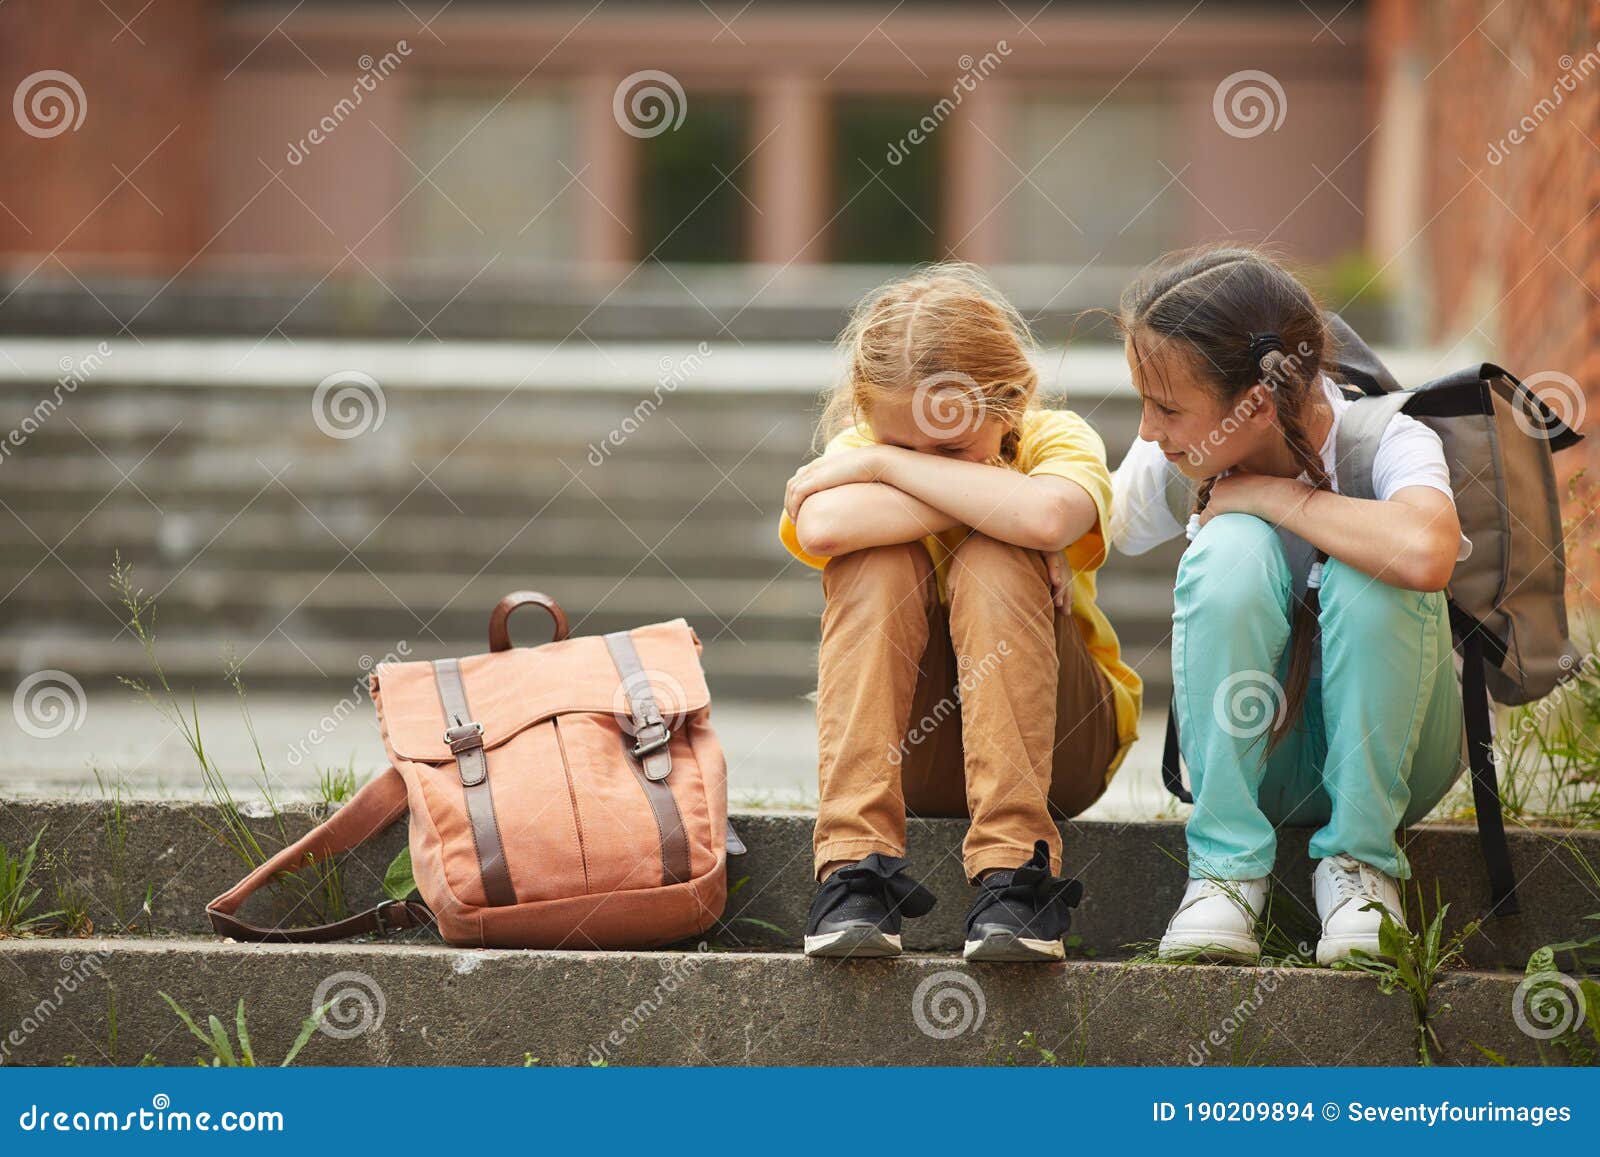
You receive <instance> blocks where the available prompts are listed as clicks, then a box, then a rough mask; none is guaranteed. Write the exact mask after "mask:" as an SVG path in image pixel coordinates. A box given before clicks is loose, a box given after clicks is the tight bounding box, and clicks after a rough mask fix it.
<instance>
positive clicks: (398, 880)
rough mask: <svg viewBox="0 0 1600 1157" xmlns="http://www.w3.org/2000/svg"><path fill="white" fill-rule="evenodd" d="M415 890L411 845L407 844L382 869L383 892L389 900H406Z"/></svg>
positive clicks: (415, 881)
mask: <svg viewBox="0 0 1600 1157" xmlns="http://www.w3.org/2000/svg"><path fill="white" fill-rule="evenodd" d="M416 890H417V878H416V876H415V874H413V872H412V870H411V847H410V845H409V844H408V845H407V846H406V847H403V848H401V849H400V852H399V854H398V855H396V856H395V858H394V859H392V860H390V861H389V866H388V867H387V868H386V869H384V873H383V894H384V895H385V896H387V897H389V899H391V900H406V899H409V898H410V897H411V894H412V893H413V892H415V891H416Z"/></svg>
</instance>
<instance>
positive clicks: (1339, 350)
mask: <svg viewBox="0 0 1600 1157" xmlns="http://www.w3.org/2000/svg"><path fill="white" fill-rule="evenodd" d="M1328 326H1329V331H1330V334H1331V336H1332V338H1333V343H1334V356H1333V358H1332V359H1331V360H1332V362H1333V363H1334V364H1333V366H1332V367H1330V369H1329V371H1328V372H1329V374H1330V376H1332V377H1333V378H1334V379H1335V380H1336V381H1337V382H1338V383H1339V385H1340V387H1341V388H1342V389H1343V390H1344V392H1345V395H1346V396H1347V397H1349V398H1350V399H1351V401H1352V405H1351V406H1350V408H1349V409H1348V410H1346V411H1345V413H1344V416H1343V418H1342V419H1341V420H1340V422H1339V433H1338V444H1337V447H1336V451H1335V461H1336V462H1337V470H1338V483H1339V493H1341V494H1344V495H1348V496H1350V497H1353V498H1373V497H1376V496H1375V495H1374V494H1373V491H1372V463H1373V459H1374V458H1375V457H1376V455H1377V452H1378V445H1379V443H1380V441H1381V440H1382V438H1383V432H1384V430H1385V428H1387V426H1388V425H1389V421H1390V419H1392V418H1393V417H1394V416H1395V415H1396V414H1398V413H1405V414H1408V415H1410V416H1411V417H1413V418H1416V419H1417V420H1418V421H1420V422H1422V423H1424V424H1425V425H1427V426H1428V427H1430V428H1431V429H1432V430H1433V431H1434V432H1435V433H1437V434H1438V435H1439V438H1440V440H1441V441H1442V442H1443V443H1444V452H1445V460H1446V462H1448V463H1449V466H1450V485H1451V489H1452V490H1454V492H1455V502H1456V513H1457V515H1458V516H1459V518H1460V520H1461V533H1462V534H1464V535H1465V536H1466V537H1467V539H1468V540H1469V541H1470V542H1471V543H1472V552H1471V554H1470V555H1468V557H1467V558H1465V559H1463V560H1462V561H1461V562H1459V563H1457V564H1456V569H1455V573H1454V575H1453V576H1452V577H1451V580H1450V586H1449V588H1448V591H1447V594H1448V598H1449V607H1450V623H1451V627H1452V630H1453V632H1454V635H1455V646H1456V649H1457V651H1458V652H1459V653H1460V655H1461V660H1462V672H1461V687H1462V709H1463V714H1464V717H1465V725H1466V742H1467V754H1468V761H1469V764H1470V766H1471V769H1472V793H1473V802H1474V805H1475V808H1476V811H1477V816H1478V835H1479V840H1480V842H1481V845H1482V848H1483V855H1484V860H1485V863H1486V865H1487V867H1488V874H1489V884H1490V890H1491V893H1492V895H1493V899H1494V906H1493V908H1492V909H1491V911H1492V912H1493V913H1494V914H1499V915H1509V914H1511V913H1514V912H1516V911H1518V904H1517V896H1516V874H1515V870H1514V869H1513V867H1512V864H1511V857H1510V852H1509V849H1508V848H1507V846H1506V838H1505V822H1504V818H1503V817H1502V815H1501V810H1500V789H1499V785H1498V782H1497V780H1496V777H1495V767H1494V753H1493V748H1492V745H1491V739H1490V729H1489V702H1488V699H1489V697H1490V696H1492V697H1493V698H1494V700H1495V702H1497V703H1501V704H1504V705H1506V706H1508V707H1510V706H1516V705H1518V704H1522V703H1531V702H1533V701H1534V700H1536V699H1540V698H1543V697H1544V696H1545V695H1548V694H1549V693H1550V691H1551V690H1553V689H1554V688H1555V686H1556V684H1557V683H1558V682H1560V681H1561V679H1563V678H1564V677H1566V676H1567V675H1568V674H1569V673H1570V672H1571V671H1572V669H1573V666H1574V658H1575V655H1574V650H1573V647H1572V643H1571V640H1570V638H1569V636H1568V630H1567V607H1566V602H1565V587H1566V575H1567V565H1566V554H1565V551H1564V549H1563V545H1562V535H1561V503H1560V495H1559V492H1558V490H1557V487H1556V479H1555V470H1554V466H1553V463H1552V459H1551V455H1552V454H1553V453H1555V452H1558V451H1561V450H1565V449H1566V448H1567V447H1569V446H1572V445H1574V444H1575V443H1577V442H1578V441H1579V440H1580V439H1581V437H1582V436H1581V435H1580V434H1578V433H1577V431H1575V430H1573V429H1572V428H1571V427H1569V426H1568V425H1567V424H1566V423H1565V422H1564V421H1562V420H1561V418H1560V417H1559V416H1558V415H1556V414H1555V413H1554V412H1553V411H1551V409H1550V408H1549V407H1548V406H1547V405H1545V403H1544V402H1543V401H1542V400H1541V399H1540V398H1539V397H1538V395H1537V394H1535V393H1534V392H1533V391H1532V390H1530V389H1529V388H1528V387H1526V386H1524V385H1523V384H1522V383H1521V382H1520V381H1518V380H1517V378H1515V377H1514V376H1513V375H1511V374H1510V373H1508V372H1507V371H1506V370H1503V369H1501V368H1500V367H1499V366H1496V365H1491V364H1489V363H1487V362H1485V363H1483V364H1481V365H1476V366H1471V367H1468V368H1467V369H1463V370H1458V371H1456V372H1455V373H1453V374H1449V375H1446V376H1445V377H1442V378H1437V379H1435V380H1433V381H1431V382H1426V383H1424V384H1423V385H1421V386H1418V387H1417V388H1415V389H1411V390H1403V389H1401V388H1400V385H1399V383H1398V382H1397V381H1396V380H1395V378H1394V376H1393V375H1392V374H1391V373H1390V372H1389V370H1388V369H1387V368H1386V367H1385V366H1384V365H1383V363H1382V362H1381V361H1379V360H1378V357H1377V355H1376V354H1374V353H1373V352H1372V350H1371V349H1370V348H1369V347H1368V346H1367V344H1366V343H1365V342H1363V341H1362V340H1361V338H1360V337H1358V336H1357V335H1356V333H1355V331H1354V330H1352V329H1351V328H1350V327H1349V326H1348V325H1346V324H1345V322H1344V320H1343V319H1342V318H1340V317H1339V316H1338V314H1333V313H1330V314H1329V315H1328ZM1166 499H1167V503H1168V506H1169V507H1170V508H1171V510H1172V513H1173V515H1174V517H1176V518H1177V520H1178V521H1179V522H1180V523H1182V522H1185V521H1187V519H1188V517H1189V512H1190V510H1191V509H1192V508H1193V487H1192V484H1191V483H1190V482H1189V481H1188V479H1186V478H1184V476H1183V475H1182V474H1180V473H1179V472H1178V471H1177V470H1176V468H1172V469H1171V471H1170V474H1169V478H1168V485H1167V487H1166ZM1279 534H1280V536H1281V537H1282V539H1283V542H1284V547H1285V551H1286V553H1287V555H1288V558H1289V563H1290V568H1291V570H1293V572H1294V574H1295V591H1296V596H1297V597H1301V598H1304V597H1308V593H1307V590H1306V576H1307V574H1308V573H1309V571H1310V568H1311V563H1312V561H1313V559H1314V558H1315V551H1314V550H1313V549H1312V547H1311V546H1310V544H1308V543H1306V542H1305V540H1303V539H1300V538H1298V537H1296V536H1294V535H1291V534H1288V533H1287V532H1285V531H1282V530H1280V531H1279ZM1309 597H1312V598H1314V597H1315V594H1314V593H1311V594H1310V596H1309ZM1161 772H1162V778H1163V780H1164V781H1165V783H1166V785H1167V789H1168V790H1169V791H1171V792H1172V793H1173V794H1174V795H1177V796H1178V797H1179V798H1180V799H1183V800H1185V801H1186V802H1188V801H1190V800H1191V799H1192V797H1191V796H1190V794H1189V792H1188V791H1186V790H1185V789H1184V787H1183V780H1182V775H1181V773H1180V770H1179V755H1178V732H1177V718H1176V716H1175V715H1174V714H1173V713H1172V712H1171V711H1170V709H1169V711H1168V713H1167V742H1166V751H1165V753H1164V755H1163V757H1162V761H1161Z"/></svg>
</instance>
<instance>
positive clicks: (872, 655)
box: [812, 534, 1117, 881]
mask: <svg viewBox="0 0 1600 1157" xmlns="http://www.w3.org/2000/svg"><path fill="white" fill-rule="evenodd" d="M948 585H949V604H948V606H946V605H942V604H941V603H940V602H939V597H938V588H937V584H936V582H935V579H934V572H933V564H932V562H931V560H930V559H929V558H928V552H927V550H926V548H925V547H923V545H922V544H921V543H917V542H913V543H906V544H904V545H900V546H883V547H872V548H869V549H867V550H861V551H856V552H855V553H853V554H846V555H840V556H839V557H837V558H834V559H833V560H831V561H830V562H829V563H828V565H827V567H826V569H825V570H824V571H823V574H822V589H823V594H824V596H825V597H826V599H827V605H826V608H825V609H824V611H823V614H822V651H821V655H820V657H819V661H818V673H819V680H818V690H817V732H818V753H819V776H820V781H821V782H820V787H819V797H820V798H819V803H818V807H817V826H816V832H815V835H814V837H813V840H812V849H813V857H814V859H813V868H814V871H815V872H816V873H817V874H819V875H820V873H821V870H822V868H823V866H824V865H826V864H827V863H828V862H830V861H833V860H859V859H861V858H862V857H864V856H867V855H870V854H871V853H873V852H882V853H884V854H885V855H894V856H903V855H904V854H905V846H906V844H905V839H906V814H907V812H908V811H909V812H911V813H912V814H915V815H919V816H957V817H967V816H970V817H971V819H972V824H971V827H970V829H969V830H968V832H967V837H966V841H965V843H964V844H963V846H962V861H963V865H964V867H965V869H966V873H967V878H968V879H969V881H975V880H976V879H977V876H978V873H980V872H982V871H984V870H985V869H988V868H1015V867H1018V866H1019V865H1021V864H1022V863H1024V862H1025V861H1026V860H1027V859H1028V858H1029V857H1030V856H1031V855H1032V854H1033V845H1034V842H1035V841H1036V840H1045V841H1046V842H1047V843H1048V844H1049V846H1050V866H1051V871H1052V872H1054V873H1056V874H1060V872H1061V838H1060V832H1059V831H1058V829H1057V828H1056V823H1055V820H1056V818H1057V817H1062V818H1065V817H1068V816H1074V815H1077V814H1078V813H1079V812H1081V811H1083V810H1084V809H1085V808H1087V807H1088V806H1089V805H1090V804H1092V803H1093V802H1094V801H1095V800H1096V799H1098V798H1099V797H1100V795H1101V793H1102V792H1103V791H1104V790H1105V781H1106V769H1107V767H1108V765H1109V764H1110V762H1111V759H1112V758H1113V757H1114V755H1115V754H1116V750H1117V722H1116V708H1115V704H1114V702H1113V700H1112V697H1111V689H1110V685H1109V683H1108V681H1107V679H1106V677H1105V675H1104V674H1103V673H1102V672H1101V671H1100V668H1099V667H1098V666H1097V665H1096V664H1095V662H1094V659H1093V657H1092V656H1091V655H1090V654H1089V651H1088V648H1087V646H1086V645H1085V643H1084V639H1083V633H1082V631H1081V630H1080V629H1079V627H1078V624H1077V620H1075V619H1074V618H1073V617H1072V616H1071V615H1070V614H1064V613H1061V612H1060V611H1059V610H1058V609H1057V608H1056V607H1055V605H1054V604H1053V603H1052V602H1051V599H1050V579H1049V574H1048V572H1047V571H1046V569H1045V563H1044V559H1043V558H1042V557H1041V556H1040V554H1039V552H1037V551H1032V550H1025V549H1023V548H1021V547H1015V546H1010V545H1008V544H1006V543H1003V542H1000V541H998V540H996V539H993V538H989V537H988V536H986V535H982V534H972V535H969V536H968V538H967V539H966V541H965V542H963V543H962V545H961V546H960V547H959V548H958V549H957V550H956V552H955V556H954V558H953V559H952V560H951V563H950V574H949V583H948ZM958 695H959V699H958Z"/></svg>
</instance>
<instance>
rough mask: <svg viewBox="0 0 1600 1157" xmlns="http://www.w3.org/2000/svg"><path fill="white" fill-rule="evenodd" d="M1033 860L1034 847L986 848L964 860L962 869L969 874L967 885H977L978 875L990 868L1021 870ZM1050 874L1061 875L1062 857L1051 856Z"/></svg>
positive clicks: (1054, 854) (1057, 855) (1056, 854)
mask: <svg viewBox="0 0 1600 1157" xmlns="http://www.w3.org/2000/svg"><path fill="white" fill-rule="evenodd" d="M1032 858H1033V845H1032V844H1029V845H1028V846H1027V847H1025V848H1024V847H1017V848H1008V847H998V848H985V849H984V850H983V851H981V852H979V853H978V854H976V855H974V856H972V857H970V858H966V859H963V860H962V868H963V869H964V870H965V871H966V873H967V883H969V884H976V883H977V882H978V873H980V872H987V871H988V870H989V869H990V868H1007V869H1010V868H1020V867H1022V865H1023V864H1026V863H1027V862H1028V861H1029V860H1030V859H1032ZM1050 874H1051V875H1052V876H1059V875H1060V874H1061V856H1060V854H1059V853H1052V854H1051V856H1050Z"/></svg>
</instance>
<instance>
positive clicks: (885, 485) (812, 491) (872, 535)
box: [784, 446, 1099, 555]
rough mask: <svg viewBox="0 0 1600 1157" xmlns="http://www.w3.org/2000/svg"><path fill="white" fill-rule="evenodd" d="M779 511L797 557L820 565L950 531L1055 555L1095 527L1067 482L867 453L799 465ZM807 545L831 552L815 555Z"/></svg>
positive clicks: (872, 449)
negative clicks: (802, 554) (810, 556)
mask: <svg viewBox="0 0 1600 1157" xmlns="http://www.w3.org/2000/svg"><path fill="white" fill-rule="evenodd" d="M830 495H831V497H829V496H830ZM784 508H785V509H786V510H787V511H788V513H789V516H790V517H791V518H792V519H794V521H795V531H796V535H797V537H798V538H799V540H800V543H801V545H802V547H804V548H805V549H806V550H807V551H809V552H811V553H814V554H819V555H835V554H846V553H849V552H850V551H852V550H861V549H863V548H865V547H869V546H882V545H886V544H889V543H897V542H910V541H912V540H913V539H916V538H921V537H923V536H924V535H927V534H935V533H938V532H939V531H942V530H948V529H950V528H951V527H954V526H967V527H970V528H972V529H973V530H976V531H979V532H980V533H983V534H987V535H989V536H990V537H991V538H997V539H999V540H1000V541H1002V542H1009V543H1011V544H1012V545H1013V546H1021V547H1026V548H1028V549H1031V550H1040V551H1050V552H1054V551H1060V550H1064V549H1065V548H1066V547H1067V546H1069V545H1071V544H1072V543H1074V542H1076V541H1077V540H1078V539H1079V538H1081V537H1082V536H1083V535H1084V534H1086V533H1088V532H1089V531H1090V530H1091V529H1093V528H1094V526H1095V524H1096V522H1097V521H1098V519H1099V513H1098V511H1097V510H1096V509H1095V505H1094V501H1093V499H1091V498H1090V497H1089V493H1088V491H1086V490H1084V489H1083V487H1081V486H1079V485H1078V484H1077V483H1076V482H1073V481H1071V480H1070V479H1066V478H1060V477H1055V476H1052V475H1039V476H1029V475H1025V474H1019V473H1017V472H1016V471H1015V470H1011V469H1008V468H1006V467H1004V466H988V465H985V464H983V463H980V462H966V461H962V460H960V459H955V458H941V457H939V456H937V455H933V454H922V453H918V452H916V451H913V450H905V449H902V448H900V447H897V446H868V447H863V448H861V449H859V450H850V451H847V452H845V453H840V454H828V455H825V456H823V457H821V458H818V459H815V460H814V461H812V462H810V463H807V464H806V465H805V466H803V467H802V468H801V469H800V471H799V472H798V473H796V474H795V476H794V477H793V478H792V479H790V481H789V489H788V493H787V495H786V496H785V500H784ZM808 543H814V544H815V545H816V546H817V547H819V548H820V547H829V546H831V547H832V548H833V549H831V550H828V549H815V550H813V548H812V546H811V545H808Z"/></svg>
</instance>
